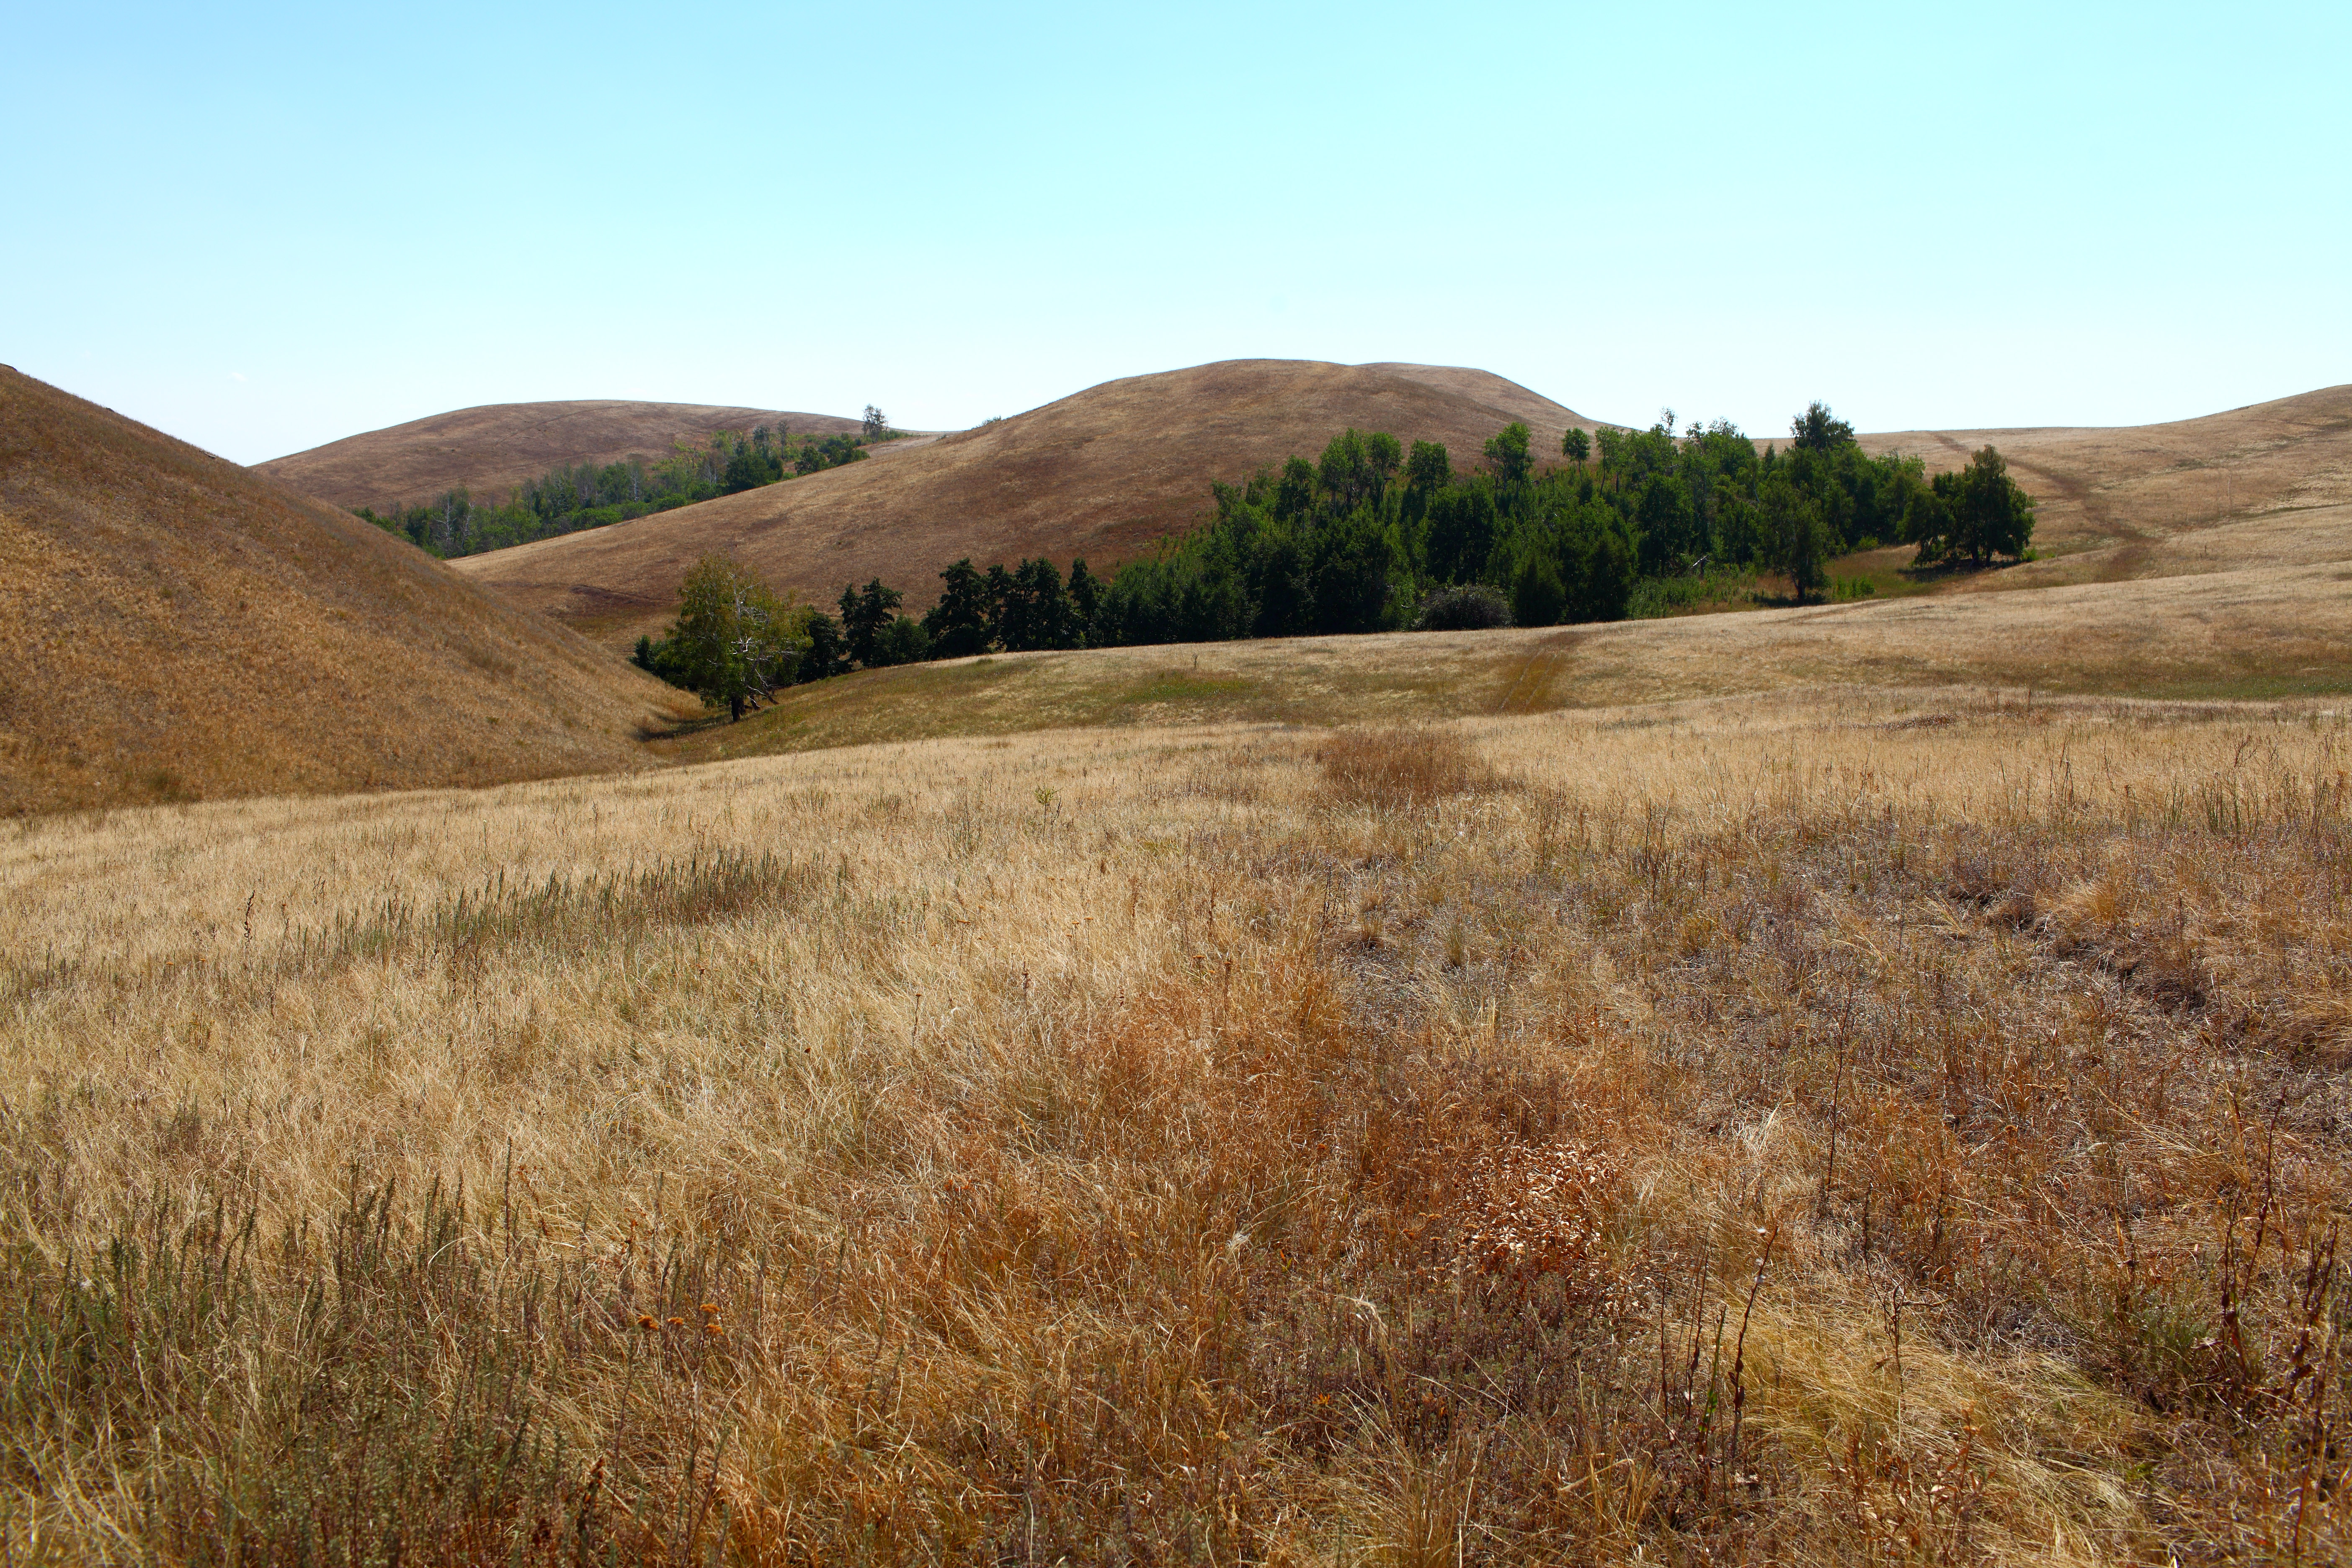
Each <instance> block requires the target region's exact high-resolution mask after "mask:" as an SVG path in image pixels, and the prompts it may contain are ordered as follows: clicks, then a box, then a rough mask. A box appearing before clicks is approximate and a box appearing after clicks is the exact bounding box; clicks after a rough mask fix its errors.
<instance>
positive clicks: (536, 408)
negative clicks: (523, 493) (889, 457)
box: [254, 399, 859, 509]
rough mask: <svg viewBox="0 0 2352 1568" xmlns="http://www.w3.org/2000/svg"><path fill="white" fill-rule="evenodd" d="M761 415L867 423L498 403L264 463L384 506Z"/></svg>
mask: <svg viewBox="0 0 2352 1568" xmlns="http://www.w3.org/2000/svg"><path fill="white" fill-rule="evenodd" d="M761 425H786V426H791V428H792V429H793V432H794V433H795V434H801V435H807V434H815V435H820V436H832V435H856V433H857V430H858V427H859V426H858V422H857V421H856V420H855V419H844V418H840V417H838V416H834V415H830V414H796V413H792V412H789V411H785V410H781V409H774V408H723V407H713V406H709V405H703V404H698V403H631V402H623V401H615V400H611V399H594V400H589V401H583V402H576V403H496V404H490V405H486V406H484V407H480V408H460V409H457V410H455V411H454V412H451V413H448V414H436V415H433V416H430V417H429V418H425V419H412V420H410V421H409V422H408V423H407V424H405V425H394V426H391V427H389V428H387V429H383V430H371V431H368V432H367V433H366V434H364V435H361V436H347V437H344V438H343V439H341V440H340V441H330V442H329V443H327V445H325V446H323V447H311V448H310V450H309V451H307V452H295V453H292V454H291V455H289V456H287V457H283V458H270V459H269V460H268V462H266V463H256V464H255V465H254V468H255V469H256V470H257V472H259V473H262V474H266V475H268V477H269V478H271V479H276V480H278V482H279V483H281V484H283V485H285V486H287V487H288V488H289V489H296V490H299V491H301V492H302V493H303V494H304V495H310V496H316V497H318V498H319V499H320V500H326V501H332V502H333V503H334V504H335V505H337V506H341V507H356V506H373V507H376V508H379V509H380V508H383V506H385V505H386V504H388V503H389V504H394V505H398V504H402V503H405V502H410V501H422V500H429V499H431V498H432V497H434V496H436V495H439V494H441V493H442V492H443V491H445V490H451V489H467V490H471V491H472V492H474V494H475V495H476V496H477V497H479V498H482V499H487V498H488V496H489V494H490V493H491V492H494V491H495V492H503V491H505V490H508V489H512V488H513V487H515V486H516V485H519V484H521V483H522V482H523V481H524V480H526V479H538V478H539V477H540V476H541V475H542V474H544V473H546V472H547V471H548V470H549V469H551V468H556V467H558V466H561V465H568V464H579V463H593V464H597V465H599V466H602V465H603V464H605V463H617V462H620V461H622V460H623V459H625V458H627V457H629V456H630V454H632V453H638V454H642V455H644V456H646V457H647V458H658V457H662V456H665V455H667V453H668V452H669V450H670V449H671V447H672V444H673V443H675V442H677V440H679V439H680V438H685V439H688V440H694V441H699V440H701V439H702V438H703V437H707V436H709V435H710V434H711V433H712V432H714V431H718V430H750V429H752V428H755V427H756V426H761Z"/></svg>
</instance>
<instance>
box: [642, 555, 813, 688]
mask: <svg viewBox="0 0 2352 1568" xmlns="http://www.w3.org/2000/svg"><path fill="white" fill-rule="evenodd" d="M805 621H806V616H805V614H804V613H803V614H797V615H796V614H795V613H794V609H793V606H792V605H790V604H788V603H787V602H786V601H785V600H784V599H783V598H782V597H781V596H779V595H777V593H776V592H775V590H773V589H772V588H770V587H769V586H768V585H767V584H765V583H762V582H761V581H760V579H759V578H758V577H756V576H754V575H752V574H751V573H750V572H748V571H746V570H744V569H743V568H742V567H740V566H739V565H737V564H736V563H734V562H732V561H730V560H728V559H727V558H726V557H725V556H723V555H706V556H704V557H703V558H702V559H701V560H699V561H698V562H696V563H694V567H693V569H692V570H691V571H689V572H688V573H687V574H686V580H685V581H684V582H683V583H681V584H678V591H677V623H676V624H675V625H673V626H671V627H670V631H669V635H668V637H665V638H664V639H663V641H664V642H665V643H666V644H667V652H668V656H669V660H670V662H671V664H672V667H673V668H675V669H676V670H677V683H678V684H679V685H681V686H684V687H686V688H687V689H688V690H690V691H694V692H697V693H699V694H700V695H701V697H702V698H703V700H705V701H708V702H714V703H717V702H724V703H725V704H727V708H728V712H729V715H730V717H731V718H734V719H740V718H742V717H743V710H744V705H745V704H746V703H747V702H748V701H750V700H751V699H752V698H753V697H755V696H757V695H759V694H761V693H764V692H770V691H773V690H774V689H776V688H777V687H779V686H786V685H790V684H791V683H792V680H793V672H794V668H795V667H796V666H797V665H798V663H799V661H800V656H801V654H802V651H803V649H804V648H805V647H806V646H807V639H806V636H805V631H804V626H805Z"/></svg>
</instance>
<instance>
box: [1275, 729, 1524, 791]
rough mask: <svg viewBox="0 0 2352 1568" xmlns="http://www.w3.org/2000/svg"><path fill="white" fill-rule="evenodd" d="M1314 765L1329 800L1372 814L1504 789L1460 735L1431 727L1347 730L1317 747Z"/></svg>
mask: <svg viewBox="0 0 2352 1568" xmlns="http://www.w3.org/2000/svg"><path fill="white" fill-rule="evenodd" d="M1315 760H1316V762H1317V763H1318V764H1319V765H1320V766H1321V767H1322V769H1323V794H1324V796H1325V798H1326V799H1328V800H1329V801H1331V802H1333V803H1335V804H1337V805H1348V806H1358V807H1365V808H1369V809H1370V810H1373V811H1420V810H1423V809H1424V808H1426V807H1428V806H1431V805H1435V804H1437V803H1438V802H1440V801H1443V800H1446V799H1449V798H1452V797H1454V796H1457V795H1480V794H1487V793H1491V792H1492V791H1494V790H1496V789H1498V788H1500V787H1502V784H1501V781H1500V779H1499V777H1498V776H1497V775H1496V772H1495V770H1494V769H1493V768H1492V767H1490V766H1488V765H1487V764H1486V763H1485V762H1484V761H1483V760H1482V759H1481V758H1480V757H1479V756H1478V754H1477V753H1476V752H1474V751H1472V750H1471V749H1470V747H1469V746H1468V745H1467V744H1465V742H1464V741H1463V739H1462V737H1461V736H1460V735H1459V734H1458V733H1456V732H1455V731H1452V730H1444V729H1438V728H1435V727H1434V726H1430V725H1414V726H1401V727H1396V728H1391V729H1381V730H1342V731H1338V732H1337V733H1335V734H1333V735H1331V736H1330V737H1329V738H1328V739H1327V740H1325V741H1324V742H1322V743H1321V744H1320V745H1318V746H1317V747H1316V749H1315Z"/></svg>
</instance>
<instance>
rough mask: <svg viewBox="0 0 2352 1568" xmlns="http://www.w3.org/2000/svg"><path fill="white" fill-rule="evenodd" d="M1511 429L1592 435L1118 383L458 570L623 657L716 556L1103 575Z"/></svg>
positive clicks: (1567, 420) (1324, 375) (1242, 386)
mask: <svg viewBox="0 0 2352 1568" xmlns="http://www.w3.org/2000/svg"><path fill="white" fill-rule="evenodd" d="M1514 419H1522V420H1526V421H1527V422H1528V424H1529V425H1530V426H1533V427H1534V432H1535V439H1536V442H1537V447H1538V450H1541V451H1550V452H1557V451H1558V450H1559V438H1560V435H1561V433H1562V432H1563V431H1564V430H1565V429H1566V428H1567V427H1568V426H1570V425H1571V424H1575V425H1580V426H1587V427H1591V426H1592V425H1593V424H1594V422H1593V421H1591V420H1590V419H1587V418H1585V417H1584V416H1581V415H1579V414H1577V413H1575V412H1574V411H1573V410H1570V409H1568V408H1564V407H1562V406H1560V405H1559V404H1556V403H1553V402H1551V401H1550V400H1549V399H1547V398H1543V397H1540V396H1538V395H1537V394H1535V393H1532V392H1529V391H1528V389H1527V388H1526V387H1523V386H1520V385H1517V384H1516V383H1513V382H1508V381H1506V380H1504V379H1503V378H1502V377H1500V376H1496V375H1489V374H1486V372H1483V371H1471V370H1456V369H1451V368H1444V367H1434V366H1423V365H1393V364H1391V365H1340V364H1324V363H1315V362H1309V361H1298V360H1235V361H1228V362H1225V363H1219V364H1205V365H1198V366H1195V367H1193V368H1192V369H1190V370H1180V371H1171V372H1168V373H1166V374H1159V375H1141V376H1133V377H1129V379H1126V380H1123V381H1113V382H1107V383H1105V384H1102V385H1100V386H1096V387H1091V388H1089V389H1087V391H1085V392H1081V393H1078V394H1077V395H1075V396H1071V397H1066V398H1064V399H1062V400H1061V401H1060V402H1058V403H1050V404H1047V405H1045V407H1043V408H1037V409H1033V410H1031V411H1030V412H1029V413H1026V414H1023V415H1019V416H1015V417H1013V418H1010V419H1003V420H998V421H995V422H993V423H991V424H987V425H982V426H978V427H976V428H974V429H971V430H964V431H959V432H957V433H956V434H955V435H952V436H948V437H942V438H940V440H938V441H935V442H932V443H930V444H929V445H927V446H924V447H918V448H914V449H911V450H907V451H903V452H900V453H898V454H895V455H894V456H893V457H892V458H891V459H890V460H889V461H888V462H887V463H857V464H853V465H851V466H849V467H846V468H835V469H831V470H829V471H827V472H824V473H822V474H813V475H810V476H809V477H807V478H805V479H793V480H791V481H789V482H787V483H784V484H780V485H771V486H768V487H767V488H765V489H757V490H748V491H745V492H744V493H742V494H740V495H734V496H725V497H721V498H720V499H719V500H712V501H704V502H702V503H701V504H700V505H698V506H691V507H684V508H681V509H679V510H677V511H672V512H664V513H662V514H660V515H659V516H656V517H649V518H642V519H639V520H638V521H635V522H629V523H623V524H620V525H619V526H617V527H614V528H604V529H597V530H594V531H590V532H585V533H575V534H571V535H568V536H566V537H564V538H562V539H550V540H541V541H540V542H536V543H532V544H524V545H519V546H517V547H515V548H514V549H511V550H500V551H494V552H490V553H489V554H487V555H477V556H470V557H467V558H466V559H465V560H462V561H458V562H456V563H453V564H455V565H456V566H457V570H458V571H460V572H462V573H464V574H467V576H470V577H472V578H474V579H475V580H476V581H477V582H479V583H482V584H486V585H488V586H490V587H493V588H496V589H497V590H498V591H499V592H500V593H501V594H503V595H507V596H508V597H509V598H511V599H512V600H514V601H515V602H516V603H518V604H520V605H526V606H528V607H530V608H532V609H539V610H547V611H551V612H553V613H554V614H556V615H559V616H563V617H564V618H566V619H567V620H570V621H572V622H573V623H574V624H576V625H579V626H581V627H582V629H583V630H586V631H590V632H592V633H593V634H595V635H597V636H600V637H604V638H606V639H608V640H611V641H613V642H614V643H616V644H617V643H626V642H627V641H628V640H630V639H631V638H634V637H635V636H636V635H637V634H638V633H639V632H641V631H646V630H650V629H652V628H654V627H655V626H658V625H659V624H660V622H661V620H662V618H663V617H664V616H667V613H668V611H669V608H670V605H671V603H672V600H673V596H674V595H675V592H676V589H677V582H678V579H679V578H680V577H681V576H682V575H684V574H685V572H686V569H687V567H688V565H690V564H691V563H693V562H694V560H695V559H696V557H698V556H699V555H701V554H703V553H705V552H709V551H721V552H726V553H728V554H730V555H733V556H735V557H737V558H738V559H740V560H742V561H745V562H747V563H750V564H751V565H752V566H753V567H755V568H756V569H758V570H759V571H761V573H763V574H766V575H768V576H769V577H770V578H771V579H772V580H773V581H774V582H776V583H778V584H783V585H788V586H790V587H792V588H794V589H796V590H798V591H799V592H801V593H802V594H803V595H809V596H811V597H829V596H830V595H833V594H835V593H837V592H838V591H839V590H840V587H841V584H844V583H845V582H853V581H854V582H864V581H865V580H866V579H867V578H869V577H875V576H879V577H881V578H882V579H883V580H884V581H885V582H888V583H891V584H896V585H898V586H899V587H901V588H904V589H905V590H906V591H907V592H908V595H909V598H910V599H912V600H915V601H922V600H928V599H929V596H930V590H931V589H932V587H933V586H934V585H935V580H934V575H933V574H936V573H937V572H938V570H939V569H940V567H941V566H943V565H945V564H947V563H949V562H950V561H951V560H953V559H955V558H956V557H957V556H960V555H970V556H971V557H973V558H974V559H975V560H977V561H981V562H982V563H985V562H989V561H995V560H1003V561H1008V562H1009V561H1012V560H1014V559H1017V558H1018V557H1020V556H1023V555H1036V554H1045V555H1050V556H1053V557H1054V558H1055V559H1056V560H1058V561H1064V562H1066V561H1067V560H1068V559H1069V558H1070V557H1071V556H1073V555H1083V556H1085V557H1086V558H1087V561H1088V562H1089V563H1091V564H1093V565H1094V566H1096V567H1097V568H1104V567H1108V566H1109V565H1112V564H1114V563H1117V562H1118V561H1120V560H1122V559H1124V558H1126V557H1128V556H1130V555H1133V554H1136V553H1138V552H1141V551H1144V550H1148V549H1150V546H1151V543H1152V542H1153V541H1154V540H1156V539H1158V538H1160V536H1161V535H1163V534H1166V533H1170V532H1172V531H1177V530H1180V529H1182V528H1185V527H1187V526H1189V525H1190V524H1192V523H1193V522H1195V521H1199V520H1200V519H1201V518H1202V516H1204V515H1205V514H1206V512H1207V510H1208V506H1209V497H1208V484H1209V481H1210V480H1211V479H1223V480H1238V479H1243V478H1244V477H1246V476H1247V475H1248V474H1249V473H1250V472H1251V470H1253V469H1255V468H1259V467H1260V466H1262V465H1266V464H1274V463H1279V462H1281V461H1282V460H1283V459H1284V458H1288V457H1290V456H1292V455H1293V454H1297V453H1305V454H1310V455H1311V454H1312V453H1314V452H1316V451H1318V450H1319V449H1320V448H1321V447H1322V446H1323V444H1324V443H1325V442H1326V441H1328V440H1329V439H1330V438H1331V437H1332V436H1333V435H1335V434H1336V433H1337V432H1339V430H1340V429H1341V428H1342V427H1344V426H1356V427H1357V428H1359V429H1365V430H1386V431H1389V432H1391V433H1392V434H1393V435H1395V436H1396V437H1398V438H1399V439H1401V440H1403V441H1406V442H1412V441H1415V440H1429V441H1442V442H1444V444H1445V445H1446V446H1447V447H1449V448H1451V450H1452V452H1453V455H1454V462H1455V464H1456V465H1457V466H1458V465H1461V464H1464V463H1465V462H1471V461H1475V460H1476V459H1477V457H1478V452H1479V448H1480V447H1481V446H1482V444H1483V443H1484V442H1485V441H1486V438H1487V437H1490V436H1492V435H1493V434H1494V433H1495V432H1496V431H1497V430H1499V429H1501V428H1502V427H1503V426H1505V425H1507V424H1508V423H1510V422H1511V421H1512V420H1514Z"/></svg>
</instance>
